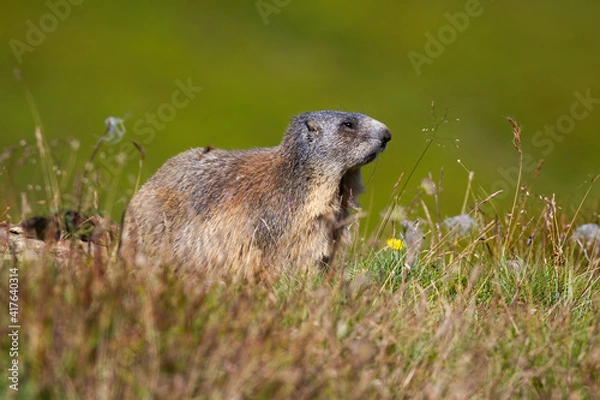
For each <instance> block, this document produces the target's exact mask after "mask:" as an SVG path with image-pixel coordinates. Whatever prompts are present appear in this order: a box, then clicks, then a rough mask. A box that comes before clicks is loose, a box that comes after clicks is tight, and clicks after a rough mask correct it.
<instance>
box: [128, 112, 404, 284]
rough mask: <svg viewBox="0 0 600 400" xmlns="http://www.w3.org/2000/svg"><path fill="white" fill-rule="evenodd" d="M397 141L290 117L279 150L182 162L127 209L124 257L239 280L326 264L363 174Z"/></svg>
mask: <svg viewBox="0 0 600 400" xmlns="http://www.w3.org/2000/svg"><path fill="white" fill-rule="evenodd" d="M391 137H392V136H391V134H390V131H389V130H388V128H387V127H386V126H385V125H384V124H382V123H381V122H379V121H376V120H374V119H372V118H370V117H368V116H366V115H363V114H358V113H349V112H341V111H318V112H307V113H304V114H301V115H298V116H296V117H294V118H293V119H292V120H291V122H290V125H289V127H288V129H287V132H286V133H285V136H284V137H283V140H282V142H281V144H280V145H279V146H276V147H271V148H260V149H252V150H244V151H225V150H216V149H212V148H197V149H192V150H189V151H186V152H184V153H181V154H179V155H177V156H175V157H173V158H171V159H170V160H168V161H167V162H166V163H165V164H164V165H163V166H162V167H161V168H160V169H159V170H158V172H157V173H156V174H155V175H154V176H153V177H152V178H151V179H150V180H149V181H148V182H147V183H146V184H145V185H144V186H142V188H141V189H140V190H139V192H138V193H137V194H135V196H134V197H133V199H132V200H131V202H130V203H129V206H128V207H127V210H126V211H125V215H124V218H123V232H122V237H121V247H120V255H121V257H122V258H123V259H124V260H125V262H126V263H128V264H133V265H147V264H152V265H157V264H170V265H175V266H183V267H192V268H201V269H204V270H218V271H228V270H229V271H234V272H241V273H243V274H247V273H254V272H260V270H262V269H263V268H267V269H268V268H286V267H300V268H301V267H308V266H314V265H323V264H329V263H330V262H331V261H332V257H333V255H334V254H335V252H336V248H337V246H338V245H339V244H340V242H341V241H342V239H343V237H344V236H345V232H346V231H347V230H348V227H347V223H348V215H349V212H350V210H351V208H352V207H353V206H355V201H354V199H355V197H356V196H357V195H358V194H360V193H361V192H363V186H362V183H361V175H360V167H362V166H363V165H365V164H367V163H369V162H371V161H373V160H374V159H375V157H376V156H377V155H378V154H379V153H381V152H382V151H383V150H384V149H385V147H386V144H387V142H388V141H390V139H391Z"/></svg>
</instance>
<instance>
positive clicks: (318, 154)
mask: <svg viewBox="0 0 600 400" xmlns="http://www.w3.org/2000/svg"><path fill="white" fill-rule="evenodd" d="M391 139H392V134H391V133H390V131H389V129H388V128H387V127H386V126H385V125H384V124H382V123H381V122H379V121H377V120H375V119H373V118H371V117H369V116H367V115H364V114H359V113H350V112H343V111H316V112H306V113H304V114H300V115H298V116H296V117H294V118H292V120H291V122H290V125H289V127H288V129H287V132H286V134H285V136H284V138H283V142H282V147H283V148H284V149H285V150H286V151H289V152H292V153H295V154H296V156H297V157H296V158H297V159H299V161H300V160H301V162H307V163H309V164H311V165H313V166H316V165H320V166H323V167H324V168H327V169H328V170H329V171H331V172H333V171H335V172H337V173H339V174H344V173H345V172H346V171H348V170H350V169H354V168H359V167H361V166H363V165H365V164H367V163H369V162H371V161H373V160H374V159H375V158H376V157H377V155H378V154H379V153H381V152H382V151H383V150H385V147H386V144H387V142H389V141H390V140H391Z"/></svg>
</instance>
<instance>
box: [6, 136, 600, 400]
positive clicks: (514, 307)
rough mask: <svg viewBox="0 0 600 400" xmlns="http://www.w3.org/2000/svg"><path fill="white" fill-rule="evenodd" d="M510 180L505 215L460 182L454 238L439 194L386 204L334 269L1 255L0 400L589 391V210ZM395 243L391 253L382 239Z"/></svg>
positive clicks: (592, 366) (599, 262) (592, 383)
mask: <svg viewBox="0 0 600 400" xmlns="http://www.w3.org/2000/svg"><path fill="white" fill-rule="evenodd" d="M516 129H517V128H515V132H516ZM515 137H516V136H515ZM39 140H40V141H42V140H43V139H42V138H40V139H39ZM516 147H517V150H519V144H518V143H516ZM45 156H46V157H50V155H49V152H46V155H45ZM48 161H49V160H46V161H45V162H44V164H47V163H48ZM90 176H91V175H90ZM48 179H49V178H48ZM52 182H53V180H50V179H49V184H51V185H54V186H53V188H54V189H52V190H51V191H50V193H52V194H53V196H52V197H51V199H56V196H54V193H56V190H55V189H56V187H58V186H56V185H59V184H55V183H52ZM472 183H473V184H472ZM521 185H522V184H521V183H520V187H519V190H517V191H516V193H515V197H514V199H515V200H514V204H513V206H512V208H511V210H510V211H509V212H501V211H499V210H496V209H495V207H494V204H493V201H494V199H493V195H489V194H487V193H482V192H481V193H479V192H476V191H475V189H472V187H473V186H475V185H474V182H472V175H470V177H469V185H467V186H468V189H467V193H466V194H465V206H464V207H463V210H460V211H461V212H462V213H466V214H468V215H469V218H470V221H473V222H474V225H472V226H471V227H470V228H469V229H466V230H465V232H464V233H463V232H462V231H461V229H460V227H458V226H455V227H454V228H452V227H450V226H447V225H448V224H447V223H445V222H444V220H443V218H441V217H440V214H441V212H440V208H439V204H440V202H441V200H440V198H441V196H440V189H439V187H441V186H442V185H436V187H435V189H434V190H433V191H432V190H429V189H428V191H425V190H424V191H423V192H422V193H420V194H419V195H417V197H416V198H415V199H412V200H411V201H409V200H406V199H402V198H400V197H399V194H398V195H393V196H392V200H391V202H390V203H391V207H392V208H391V209H390V212H389V213H386V217H385V219H384V221H382V225H381V229H379V230H378V231H377V233H379V234H380V235H379V236H380V237H379V238H377V237H372V238H369V239H368V240H363V239H362V238H361V237H360V235H357V236H356V241H355V242H354V243H353V244H352V245H351V246H350V249H349V251H348V252H347V254H345V255H344V256H343V257H342V258H341V259H340V260H339V265H338V267H337V268H336V269H335V273H334V274H333V276H329V277H324V276H320V275H319V274H318V273H315V272H314V271H296V272H290V271H286V272H283V273H280V274H276V276H275V277H274V279H273V280H272V281H270V282H268V283H258V284H257V283H250V282H246V281H244V280H240V279H230V280H225V281H218V282H215V281H212V280H210V279H209V277H207V276H205V275H204V274H203V273H202V272H201V271H197V272H179V273H175V272H173V271H171V270H170V269H160V270H159V269H146V270H144V269H135V270H131V269H126V268H123V266H121V265H120V264H119V263H118V262H117V261H116V260H115V259H114V257H113V258H109V259H108V260H102V259H101V258H98V257H96V258H89V259H88V258H83V259H81V260H79V261H77V262H67V263H64V262H63V263H59V262H56V261H55V260H54V259H53V257H52V256H51V255H46V256H43V257H41V258H40V259H38V260H33V261H15V260H13V259H11V258H10V257H5V259H4V261H3V263H2V268H1V270H0V276H1V278H0V280H1V282H5V283H6V282H8V275H9V270H10V269H11V268H18V275H19V292H18V296H19V300H18V304H19V320H20V324H21V329H20V346H19V358H18V359H19V365H20V366H21V370H20V384H19V392H14V391H12V390H10V389H9V388H8V384H9V383H10V382H9V381H8V380H7V379H6V377H4V376H3V377H2V379H1V380H0V396H2V398H23V399H25V398H27V399H29V398H56V399H78V398H106V399H114V398H128V399H129V398H131V399H137V398H199V399H202V398H211V399H214V398H216V399H219V398H223V399H225V398H258V399H272V398H281V399H287V398H298V399H302V398H306V399H314V398H316V399H319V398H323V399H325V398H327V399H329V398H344V399H345V398H349V399H352V398H356V399H364V398H457V399H466V398H506V399H512V398H544V399H545V398H575V399H577V398H582V399H584V398H597V397H599V396H600V294H599V293H600V267H599V266H600V246H599V245H600V244H599V243H596V242H591V243H583V242H581V241H580V242H577V241H574V240H572V239H571V237H572V233H573V230H574V229H573V227H574V225H575V224H576V223H577V222H581V223H584V222H596V223H597V222H598V217H597V214H594V213H591V212H588V215H595V216H593V217H587V218H584V217H583V216H582V214H584V211H583V210H586V209H585V207H583V206H584V205H585V204H584V201H585V200H586V199H585V198H584V199H582V206H581V207H578V208H577V209H576V210H574V211H565V210H563V209H561V208H560V206H559V205H557V204H556V202H555V201H554V200H553V199H552V198H541V199H540V198H536V197H534V196H530V195H528V193H527V191H526V189H524V188H523V189H522V190H521ZM429 187H431V185H429ZM57 190H60V187H58V189H57ZM90 190H92V189H90ZM93 190H99V189H98V188H97V187H95V188H94V189H93ZM400 194H401V193H400ZM82 197H85V196H82ZM91 197H92V198H93V197H94V196H91ZM76 200H77V199H75V200H74V201H75V203H77V201H76ZM406 204H409V205H408V206H407V205H406ZM431 204H433V205H431ZM400 205H405V208H404V209H402V210H401V209H400V208H399V207H400ZM84 208H85V209H88V208H90V207H88V206H85V207H84ZM586 212H587V211H586ZM405 219H410V220H412V221H417V220H419V221H420V224H419V229H418V230H417V231H415V230H412V231H411V230H410V229H409V228H407V225H406V224H405V223H403V222H402V221H404V220H405ZM392 236H394V237H396V238H402V240H403V243H404V247H403V248H402V249H400V250H393V249H391V248H388V247H387V246H386V244H385V239H387V238H389V237H392ZM111 250H112V254H113V256H114V244H113V246H112V247H111ZM5 283H3V284H2V285H3V286H6V284H5ZM8 296H9V293H8V292H7V291H6V290H0V303H1V304H7V303H8V302H9V299H8ZM0 315H1V317H0V318H1V323H0V334H1V335H0V348H2V352H3V354H2V357H0V359H1V360H7V357H6V356H7V354H6V353H7V350H5V349H8V348H9V347H10V341H9V338H8V336H7V333H8V328H7V326H8V320H7V315H8V314H7V312H6V308H5V312H3V313H1V314H0ZM1 367H2V368H1V369H2V371H5V372H4V375H7V372H6V368H8V364H6V363H5V362H4V361H3V362H2V365H1Z"/></svg>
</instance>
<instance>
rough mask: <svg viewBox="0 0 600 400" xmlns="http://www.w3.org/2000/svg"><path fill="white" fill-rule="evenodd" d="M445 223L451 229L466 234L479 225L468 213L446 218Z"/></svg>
mask: <svg viewBox="0 0 600 400" xmlns="http://www.w3.org/2000/svg"><path fill="white" fill-rule="evenodd" d="M444 225H445V226H446V227H447V228H448V229H450V230H456V231H457V232H458V233H459V234H460V235H466V234H467V233H468V232H469V230H470V229H471V228H474V227H476V226H477V221H475V220H474V219H473V218H471V216H470V215H468V214H461V215H457V216H454V217H450V218H446V219H445V220H444Z"/></svg>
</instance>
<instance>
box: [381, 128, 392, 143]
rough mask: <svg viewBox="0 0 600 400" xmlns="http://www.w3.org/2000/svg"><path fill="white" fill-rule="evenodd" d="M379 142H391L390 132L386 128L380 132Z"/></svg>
mask: <svg viewBox="0 0 600 400" xmlns="http://www.w3.org/2000/svg"><path fill="white" fill-rule="evenodd" d="M381 140H383V143H387V142H389V141H390V140H392V132H390V130H389V129H388V128H385V129H384V130H383V132H381Z"/></svg>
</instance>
